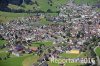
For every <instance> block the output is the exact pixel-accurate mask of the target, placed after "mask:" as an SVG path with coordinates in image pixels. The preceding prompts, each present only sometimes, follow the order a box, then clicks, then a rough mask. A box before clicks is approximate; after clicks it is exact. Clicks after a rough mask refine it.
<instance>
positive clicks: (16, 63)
mask: <svg viewBox="0 0 100 66" xmlns="http://www.w3.org/2000/svg"><path fill="white" fill-rule="evenodd" d="M30 56H32V55H26V56H21V57H13V58H8V59H7V60H0V66H23V65H22V62H23V61H24V59H26V58H28V57H30Z"/></svg>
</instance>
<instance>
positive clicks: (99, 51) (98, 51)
mask: <svg viewBox="0 0 100 66" xmlns="http://www.w3.org/2000/svg"><path fill="white" fill-rule="evenodd" d="M95 52H96V54H97V55H98V56H100V47H97V48H96V50H95Z"/></svg>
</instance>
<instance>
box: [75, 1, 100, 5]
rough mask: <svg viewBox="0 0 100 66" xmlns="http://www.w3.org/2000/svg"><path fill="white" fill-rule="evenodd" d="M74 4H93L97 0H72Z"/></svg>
mask: <svg viewBox="0 0 100 66" xmlns="http://www.w3.org/2000/svg"><path fill="white" fill-rule="evenodd" d="M74 1H75V3H76V4H88V5H95V4H96V3H98V1H99V0H74Z"/></svg>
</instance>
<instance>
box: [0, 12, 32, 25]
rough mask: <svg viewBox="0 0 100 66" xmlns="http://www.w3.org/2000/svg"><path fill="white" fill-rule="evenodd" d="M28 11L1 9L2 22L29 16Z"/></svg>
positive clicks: (0, 19) (0, 18) (0, 17)
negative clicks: (18, 11) (3, 10)
mask: <svg viewBox="0 0 100 66" xmlns="http://www.w3.org/2000/svg"><path fill="white" fill-rule="evenodd" d="M29 15H30V14H27V13H11V12H2V11H0V22H2V23H5V22H8V21H10V20H13V19H17V18H18V17H25V16H29Z"/></svg>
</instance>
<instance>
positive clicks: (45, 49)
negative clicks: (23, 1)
mask: <svg viewBox="0 0 100 66" xmlns="http://www.w3.org/2000/svg"><path fill="white" fill-rule="evenodd" d="M59 10H60V13H59V16H51V15H47V14H45V13H37V14H36V15H32V16H29V17H19V18H17V19H15V20H11V21H10V22H8V23H7V24H2V23H1V24H0V39H2V40H6V41H7V43H6V44H4V45H2V46H0V49H4V48H5V49H6V50H5V52H7V53H9V54H8V55H7V57H4V58H2V57H0V60H6V59H7V58H11V56H12V55H14V56H17V57H20V56H23V55H25V54H33V55H37V56H39V57H40V58H38V59H37V62H38V63H34V62H33V64H32V65H31V66H49V65H48V63H47V61H50V58H51V57H55V58H68V57H64V56H62V54H82V53H84V52H87V53H88V55H87V54H86V55H85V57H86V58H88V57H90V58H95V57H94V55H93V54H92V53H91V52H92V51H93V50H94V48H95V47H96V46H100V41H95V38H98V39H100V12H96V11H95V8H94V7H91V6H88V5H85V4H84V5H80V6H79V5H76V4H74V3H72V2H70V3H68V4H64V5H61V6H60V7H59ZM41 19H46V21H49V22H50V24H47V25H45V24H44V25H41V24H40V20H41ZM36 42H37V44H40V45H39V46H35V45H32V44H33V43H34V44H36ZM48 42H49V43H50V44H49V45H48ZM96 42H97V43H96ZM41 43H42V44H41ZM90 44H91V45H90ZM91 46H92V47H91ZM79 58H80V57H79ZM95 61H97V60H95ZM89 64H90V65H91V66H93V65H95V64H96V62H95V63H93V62H91V63H89ZM59 66H64V64H63V63H60V64H59Z"/></svg>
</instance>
